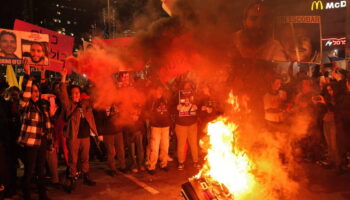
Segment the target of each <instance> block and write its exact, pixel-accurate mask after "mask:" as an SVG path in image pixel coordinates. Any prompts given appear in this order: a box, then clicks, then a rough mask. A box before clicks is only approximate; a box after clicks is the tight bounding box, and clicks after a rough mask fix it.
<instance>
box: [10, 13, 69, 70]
mask: <svg viewBox="0 0 350 200" xmlns="http://www.w3.org/2000/svg"><path fill="white" fill-rule="evenodd" d="M14 29H15V30H21V31H29V32H37V33H44V34H48V35H49V41H50V49H49V60H50V66H48V67H47V68H46V69H47V70H51V71H56V72H60V71H61V69H62V67H63V65H64V60H65V58H66V57H68V56H71V55H72V52H73V45H74V37H71V36H67V35H63V34H59V33H57V32H55V31H51V30H49V29H46V28H42V27H40V26H36V25H33V24H30V23H27V22H24V21H21V20H18V19H16V21H15V25H14Z"/></svg>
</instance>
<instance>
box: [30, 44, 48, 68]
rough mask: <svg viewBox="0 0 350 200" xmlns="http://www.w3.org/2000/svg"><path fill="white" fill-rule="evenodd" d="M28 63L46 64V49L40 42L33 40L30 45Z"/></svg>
mask: <svg viewBox="0 0 350 200" xmlns="http://www.w3.org/2000/svg"><path fill="white" fill-rule="evenodd" d="M29 57H30V60H29V63H30V64H35V65H48V64H49V59H48V58H47V51H46V48H45V45H44V44H43V43H40V42H34V43H32V44H31V45H30V55H29Z"/></svg>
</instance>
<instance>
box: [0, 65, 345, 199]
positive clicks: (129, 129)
mask: <svg viewBox="0 0 350 200" xmlns="http://www.w3.org/2000/svg"><path fill="white" fill-rule="evenodd" d="M24 68H25V71H26V76H25V78H24V82H23V84H22V88H23V92H21V91H20V89H18V88H17V87H10V88H9V87H8V85H7V83H6V82H5V81H1V82H0V108H1V112H0V124H1V126H0V127H1V135H0V159H1V160H0V163H2V164H1V165H0V173H1V176H0V178H1V179H0V187H1V188H0V189H1V190H2V192H3V197H4V198H5V199H11V198H12V197H13V196H14V195H15V194H16V192H17V191H16V188H17V187H16V185H17V183H16V178H17V168H18V167H19V166H20V164H21V163H22V162H23V163H24V175H23V179H22V188H23V191H22V192H23V197H24V199H25V200H28V199H31V193H32V189H31V186H30V185H31V183H32V182H33V181H35V182H36V183H37V187H38V193H39V198H40V199H41V200H45V199H46V200H47V199H49V197H48V195H47V192H46V184H45V176H46V175H47V174H50V176H51V186H53V187H56V188H63V189H65V190H66V191H67V192H69V193H71V192H73V191H74V189H75V186H76V184H77V181H78V180H79V179H80V178H81V179H82V180H83V181H82V182H83V184H86V185H88V186H95V185H96V182H95V181H94V180H92V179H91V177H90V175H89V171H90V170H89V168H90V166H89V162H90V161H91V160H92V159H93V157H95V156H96V155H97V157H98V158H99V159H100V160H101V161H103V162H104V161H105V162H106V166H107V167H108V169H109V170H108V174H109V175H110V176H112V177H114V176H116V175H117V173H118V171H119V172H121V173H138V172H139V171H148V173H150V174H152V175H153V174H155V173H156V172H157V170H164V171H168V162H171V161H173V158H172V157H176V158H177V163H178V170H184V169H186V168H189V167H193V168H200V162H201V160H202V159H203V157H202V155H201V152H200V151H199V145H198V144H199V139H200V138H201V137H202V136H203V135H204V134H205V126H206V124H207V123H208V122H210V121H212V120H214V119H215V118H216V117H217V116H219V115H220V114H222V113H223V112H224V106H223V104H225V102H226V99H220V98H219V97H218V96H217V95H214V92H215V91H214V89H213V88H214V87H213V86H212V85H210V84H208V83H200V84H195V83H194V82H192V81H189V80H180V81H175V83H173V84H172V86H170V85H168V84H164V83H161V82H158V81H145V82H144V83H142V84H137V83H136V82H137V81H135V80H134V79H133V77H132V74H131V73H129V72H120V73H119V74H118V80H117V81H116V83H115V85H116V87H118V88H119V89H128V88H137V87H142V88H138V89H140V91H142V92H143V93H147V94H146V96H147V100H146V103H144V104H143V105H133V107H132V109H130V110H123V109H124V108H125V107H123V105H121V104H122V103H123V102H121V103H115V104H112V105H109V106H108V107H106V108H105V109H96V108H94V102H93V98H90V95H91V94H89V90H86V88H85V90H83V89H82V88H81V87H79V86H78V85H73V84H70V85H67V80H66V76H67V71H66V70H65V69H64V70H63V71H62V72H61V81H60V82H52V83H51V82H49V81H47V80H45V79H44V76H42V77H41V78H42V80H40V81H39V82H37V81H35V80H34V78H33V77H32V76H30V72H29V71H30V69H29V67H28V66H25V67H24ZM140 85H142V86H140ZM174 85H175V86H174ZM240 95H241V96H240V97H239V98H240V104H241V111H243V112H244V115H251V114H253V112H251V108H250V105H251V104H254V102H250V99H251V97H250V95H249V93H244V94H240ZM261 102H262V104H263V110H264V112H263V113H264V117H263V119H261V120H262V121H263V122H264V128H265V129H267V130H269V131H270V132H272V133H276V134H278V133H279V132H288V134H294V135H302V136H303V137H300V139H299V140H298V141H297V144H295V145H296V147H297V148H295V149H296V150H295V156H296V157H297V158H300V159H301V160H304V161H305V160H308V161H311V162H315V163H317V164H319V165H322V166H326V167H329V168H331V167H336V168H337V169H344V168H347V167H349V168H350V165H349V164H348V163H347V152H348V151H349V150H350V148H349V147H350V145H349V144H350V142H349V141H350V140H349V136H348V134H349V133H350V79H349V74H348V73H347V71H345V70H341V69H339V68H337V66H336V65H335V66H334V67H333V69H332V71H331V72H327V71H325V70H324V69H323V68H321V69H319V68H318V69H317V70H315V73H314V74H313V75H312V76H307V75H306V74H305V73H302V72H300V73H299V74H298V76H297V77H296V78H295V79H294V80H293V81H291V82H289V83H288V84H284V83H283V80H282V79H281V78H280V77H278V76H273V77H272V78H271V83H270V85H269V90H268V91H266V93H265V94H264V95H263V96H262V97H261ZM125 113H128V115H127V116H128V117H129V118H130V121H131V123H118V122H119V121H118V119H120V117H121V116H122V115H123V114H125ZM173 141H176V142H173ZM172 143H175V144H176V145H175V148H173V150H174V152H175V153H173V154H171V153H170V149H171V148H170V147H171V146H172ZM173 146H174V145H173ZM188 151H189V152H190V153H191V158H192V162H189V161H186V154H187V152H188ZM325 155H327V156H325ZM60 161H61V162H60ZM59 163H62V164H64V165H65V166H66V173H65V182H64V183H63V182H62V180H60V177H59V173H58V165H59ZM190 163H191V164H190Z"/></svg>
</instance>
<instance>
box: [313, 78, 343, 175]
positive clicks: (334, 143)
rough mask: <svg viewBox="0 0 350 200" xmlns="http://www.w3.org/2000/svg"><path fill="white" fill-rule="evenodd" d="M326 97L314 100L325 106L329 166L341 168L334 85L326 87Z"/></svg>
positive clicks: (324, 128) (324, 127) (324, 118)
mask: <svg viewBox="0 0 350 200" xmlns="http://www.w3.org/2000/svg"><path fill="white" fill-rule="evenodd" d="M324 90H325V91H324V95H323V96H319V97H315V98H313V101H314V102H315V103H321V104H323V109H324V115H323V117H322V119H323V134H324V138H325V139H326V143H327V149H328V151H327V153H328V158H327V161H328V163H327V164H328V165H329V166H330V167H336V168H340V166H341V164H342V162H341V161H342V160H341V155H340V151H339V149H338V148H339V143H338V139H339V131H337V128H336V118H335V114H336V109H337V106H338V105H337V103H338V102H337V99H336V97H337V94H335V90H334V86H333V85H330V84H328V85H326V86H325V89H324Z"/></svg>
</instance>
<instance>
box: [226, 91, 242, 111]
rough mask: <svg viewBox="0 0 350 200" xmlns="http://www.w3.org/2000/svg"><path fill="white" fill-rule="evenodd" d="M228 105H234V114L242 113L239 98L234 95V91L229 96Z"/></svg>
mask: <svg viewBox="0 0 350 200" xmlns="http://www.w3.org/2000/svg"><path fill="white" fill-rule="evenodd" d="M227 103H228V104H230V105H232V109H233V111H234V112H239V111H240V108H239V103H238V96H235V95H233V92H232V90H231V91H230V93H229V94H228V100H227Z"/></svg>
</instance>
